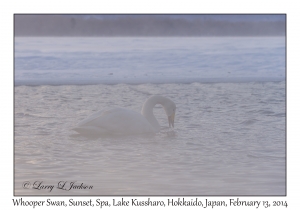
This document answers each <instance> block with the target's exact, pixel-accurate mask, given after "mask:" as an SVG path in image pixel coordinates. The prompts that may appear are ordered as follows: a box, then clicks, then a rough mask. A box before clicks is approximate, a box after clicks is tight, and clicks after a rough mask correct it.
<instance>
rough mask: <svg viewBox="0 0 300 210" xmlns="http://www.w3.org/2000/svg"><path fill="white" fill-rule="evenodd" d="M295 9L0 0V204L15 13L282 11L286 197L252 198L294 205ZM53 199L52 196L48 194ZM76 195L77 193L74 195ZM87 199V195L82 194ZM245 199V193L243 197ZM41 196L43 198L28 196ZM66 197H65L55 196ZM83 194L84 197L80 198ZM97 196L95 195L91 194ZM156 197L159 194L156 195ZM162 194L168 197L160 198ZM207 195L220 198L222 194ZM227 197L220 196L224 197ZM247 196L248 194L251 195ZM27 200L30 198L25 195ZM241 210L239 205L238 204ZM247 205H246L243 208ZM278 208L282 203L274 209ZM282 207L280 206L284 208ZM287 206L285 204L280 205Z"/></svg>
mask: <svg viewBox="0 0 300 210" xmlns="http://www.w3.org/2000/svg"><path fill="white" fill-rule="evenodd" d="M297 8H299V7H298V4H296V1H290V2H288V1H283V0H280V1H270V0H264V1H262V0H251V1H240V0H227V1H223V0H213V1H199V0H198V1H197V0H193V1H191V0H182V1H175V0H165V1H161V0H152V1H141V0H139V1H138V0H123V1H122V0H109V1H101V0H85V1H70V0H65V1H62V0H52V1H38V0H27V1H23V0H22V1H21V0H14V1H8V0H4V1H2V3H1V9H0V10H1V13H0V15H1V18H0V21H1V24H0V26H1V39H0V40H1V45H0V46H1V51H0V52H1V69H0V78H1V82H0V95H1V97H2V100H1V112H0V114H1V121H0V122H1V131H2V135H1V137H2V138H1V147H0V148H1V151H0V154H1V182H2V183H1V185H0V186H1V189H0V197H1V202H0V204H1V206H4V207H12V206H13V204H12V198H13V14H14V13H123V14H124V13H197V14H201V13H205V14H207V13H214V14H216V13H222V14H226V13H238V14H242V13H286V14H287V125H288V127H287V153H288V156H287V157H288V163H287V168H288V170H287V175H288V176H287V189H288V190H287V197H265V198H264V197H256V200H265V199H267V200H270V201H271V200H276V199H277V200H287V201H288V204H289V207H288V208H290V209H296V206H298V205H299V204H298V202H297V201H298V199H299V198H298V197H299V196H298V195H299V187H300V185H299V181H298V180H299V177H300V176H299V175H300V174H299V161H298V156H299V155H298V154H299V153H298V151H299V141H300V139H299V138H297V137H298V135H297V133H298V132H297V131H298V130H299V124H298V123H297V122H298V121H297V120H298V119H300V118H299V111H298V110H299V107H300V106H299V105H300V104H299V103H297V102H298V101H299V100H298V98H299V91H300V89H299V88H298V86H299V85H298V84H299V81H297V80H298V78H299V77H297V76H298V75H299V70H300V69H299V60H300V59H299V58H300V57H299V49H300V46H299V37H300V36H299V21H300V19H299V18H300V16H299V9H297ZM51 198H52V199H55V198H54V197H51ZM76 198H77V199H79V197H76ZM85 198H86V197H85ZM244 198H245V199H247V197H244ZM32 199H35V200H45V199H47V198H46V197H38V198H32ZM57 199H60V200H66V201H67V200H68V199H69V198H68V197H60V198H57ZM83 199H84V198H83ZM95 199H96V198H95ZM157 199H159V197H157ZM163 199H166V197H163ZM211 199H215V200H221V199H223V198H222V197H212V198H211ZM226 199H229V198H228V197H224V200H226ZM249 199H250V198H249ZM26 200H29V197H26ZM239 209H243V208H239ZM246 209H249V208H246ZM277 209H281V208H277ZM282 209H283V208H282ZM284 209H285V208H284Z"/></svg>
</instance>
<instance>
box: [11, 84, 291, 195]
mask: <svg viewBox="0 0 300 210" xmlns="http://www.w3.org/2000/svg"><path fill="white" fill-rule="evenodd" d="M154 94H159V95H164V96H167V97H169V98H171V99H172V100H173V101H174V102H175V103H176V105H177V113H176V117H175V129H174V132H170V130H169V129H168V128H167V126H168V122H167V118H166V116H165V114H164V111H163V109H162V108H161V107H160V106H157V107H155V110H154V114H155V115H156V116H157V118H158V120H159V122H160V124H161V126H163V129H162V131H161V132H160V133H158V134H156V135H155V136H122V137H118V138H117V137H111V138H110V137H106V138H98V139H86V138H84V137H78V136H74V135H73V134H75V132H73V131H71V130H70V129H71V128H72V127H73V126H75V125H76V123H77V122H79V121H80V120H82V119H84V118H85V117H87V116H88V115H90V114H92V113H94V112H96V111H98V110H101V109H103V108H106V107H113V106H121V107H126V108H130V109H132V110H136V111H140V110H141V108H142V104H143V103H144V101H145V100H146V99H147V98H148V97H149V96H151V95H154ZM285 116H286V113H285V82H265V83H254V82H253V83H209V84H208V83H207V84H205V83H192V84H142V85H126V84H118V85H87V86H79V85H78V86H75V85H74V86H67V85H65V86H17V87H15V194H16V195H26V194H30V195H42V194H46V195H57V194H62V195H77V194H80V195H87V194H88V195H285V189H286V186H285V182H286V176H285V174H286V173H285V171H286V170H285V166H286V162H285V160H286V156H285V154H286V153H285V151H286V150H285V142H286V139H285V130H286V127H285ZM25 181H28V182H30V184H31V186H32V185H33V183H34V182H35V181H39V182H42V185H44V186H46V185H54V186H55V187H56V186H57V184H58V183H59V182H60V181H67V182H68V183H69V182H72V181H76V183H77V184H78V185H80V184H81V183H83V184H85V185H88V186H91V185H92V186H93V188H92V189H81V190H78V189H77V190H75V189H72V190H70V191H67V190H60V189H53V190H52V191H51V192H49V190H47V189H41V190H37V189H32V188H30V189H24V188H26V186H24V182H25Z"/></svg>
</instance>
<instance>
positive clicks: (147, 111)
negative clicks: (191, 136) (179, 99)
mask: <svg viewBox="0 0 300 210" xmlns="http://www.w3.org/2000/svg"><path fill="white" fill-rule="evenodd" d="M166 100H167V98H165V97H163V96H152V97H150V98H149V99H148V100H147V101H146V102H145V103H144V105H143V109H142V115H143V116H144V117H145V118H146V119H147V120H148V122H149V123H150V124H151V125H152V126H153V127H154V129H155V130H156V131H159V130H160V125H159V123H158V121H157V119H156V118H155V116H154V114H153V108H154V106H155V105H156V104H161V105H162V106H164V102H165V101H166Z"/></svg>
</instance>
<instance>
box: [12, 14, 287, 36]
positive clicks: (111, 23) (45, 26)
mask: <svg viewBox="0 0 300 210" xmlns="http://www.w3.org/2000/svg"><path fill="white" fill-rule="evenodd" d="M285 20H286V16H285V15H23V14H16V15H15V16H14V23H15V24H14V26H15V36H105V37H111V36H285V31H286V22H285Z"/></svg>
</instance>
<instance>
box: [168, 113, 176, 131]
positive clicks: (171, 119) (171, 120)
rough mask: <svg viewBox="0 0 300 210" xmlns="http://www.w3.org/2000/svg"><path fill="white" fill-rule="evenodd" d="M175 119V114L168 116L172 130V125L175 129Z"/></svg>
mask: <svg viewBox="0 0 300 210" xmlns="http://www.w3.org/2000/svg"><path fill="white" fill-rule="evenodd" d="M174 118H175V114H172V115H171V116H168V120H169V127H170V128H171V125H172V127H173V128H174Z"/></svg>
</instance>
